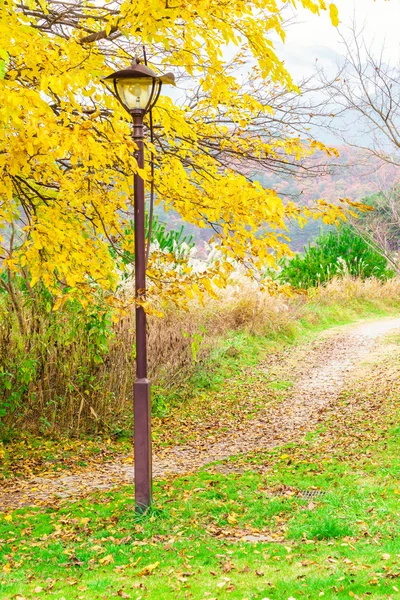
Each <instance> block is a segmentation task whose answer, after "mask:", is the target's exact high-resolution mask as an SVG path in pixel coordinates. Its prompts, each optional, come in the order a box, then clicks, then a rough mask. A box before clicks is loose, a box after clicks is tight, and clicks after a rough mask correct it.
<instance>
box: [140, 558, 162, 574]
mask: <svg viewBox="0 0 400 600" xmlns="http://www.w3.org/2000/svg"><path fill="white" fill-rule="evenodd" d="M159 564H160V561H158V562H155V563H152V564H151V565H147V567H143V569H142V570H141V571H139V572H138V573H136V575H137V576H138V577H140V576H141V575H151V574H152V572H153V571H154V570H155V569H157V567H158V565H159Z"/></svg>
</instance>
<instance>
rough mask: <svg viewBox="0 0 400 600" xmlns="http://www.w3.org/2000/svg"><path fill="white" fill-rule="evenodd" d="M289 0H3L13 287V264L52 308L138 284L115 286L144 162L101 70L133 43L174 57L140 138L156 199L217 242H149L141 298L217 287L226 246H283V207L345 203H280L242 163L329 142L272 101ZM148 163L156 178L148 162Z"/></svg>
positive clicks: (279, 161)
mask: <svg viewBox="0 0 400 600" xmlns="http://www.w3.org/2000/svg"><path fill="white" fill-rule="evenodd" d="M290 4H292V5H293V7H297V6H302V7H304V8H306V9H308V10H310V11H312V12H313V13H319V12H324V11H326V10H328V9H329V12H330V17H331V20H332V22H333V24H334V25H337V23H338V15H337V10H336V8H335V6H334V5H332V4H331V5H329V6H328V5H327V4H326V3H325V1H324V0H316V1H312V0H300V1H298V2H296V1H294V0H293V1H292V2H291V3H290ZM285 5H286V2H280V1H279V0H254V1H252V2H247V1H245V0H235V1H227V2H220V1H219V0H195V1H194V2H190V3H187V2H181V0H176V1H172V0H140V1H135V2H133V1H131V0H129V1H122V2H118V1H117V2H115V3H113V4H112V5H110V4H109V3H102V2H92V1H86V0H79V1H77V2H75V3H68V2H63V1H61V2H60V1H57V2H56V1H54V2H52V1H46V0H28V1H27V2H25V3H23V4H21V3H18V2H16V1H15V0H6V1H4V0H3V2H2V10H1V14H0V59H1V63H0V64H1V77H2V80H1V88H0V94H1V98H0V100H1V101H0V106H1V108H0V130H1V135H0V140H1V141H0V203H1V204H0V219H1V227H2V268H3V273H4V276H3V280H4V285H5V287H6V288H7V290H8V291H9V292H10V293H11V291H12V285H13V277H15V274H18V273H19V274H20V275H21V276H23V277H24V279H25V281H26V285H27V286H28V287H29V288H30V289H31V290H33V289H34V287H35V285H36V284H37V283H38V282H41V284H42V285H44V286H45V288H46V289H47V290H48V291H49V292H50V293H51V296H52V300H51V303H52V306H53V307H54V308H57V307H59V306H60V305H61V304H62V303H64V302H65V301H66V300H68V299H77V300H78V301H79V302H81V303H84V305H86V304H87V303H88V302H89V301H90V302H93V298H94V296H95V294H96V292H97V290H98V289H99V288H101V289H102V290H104V291H105V292H106V295H107V300H108V302H109V303H110V304H112V305H115V304H116V303H118V304H121V303H122V304H124V305H126V304H129V302H130V301H131V300H132V298H131V297H129V294H128V297H127V296H126V295H125V297H124V298H123V299H121V297H120V294H119V283H120V280H121V274H123V273H126V272H130V271H129V270H130V265H127V264H126V263H125V262H124V261H123V260H122V256H123V254H124V252H126V251H132V249H133V236H132V235H128V236H127V235H125V232H126V224H127V223H128V222H129V219H130V218H131V215H132V210H131V183H132V176H133V174H134V173H135V172H136V171H137V164H136V161H135V159H134V157H133V153H134V143H133V142H132V141H131V138H130V123H129V122H128V117H127V115H126V114H125V113H124V111H123V109H122V108H121V106H120V105H119V104H118V103H117V101H116V100H115V98H114V97H113V96H112V94H110V92H109V91H108V90H107V88H106V87H105V86H104V85H103V83H102V78H103V77H104V76H105V75H107V74H109V73H110V72H111V71H112V70H113V69H116V68H118V67H122V66H126V64H127V63H128V61H129V60H130V59H132V58H133V57H134V56H135V55H140V56H142V55H143V48H142V45H143V44H145V45H146V52H147V56H148V59H149V64H150V65H151V67H152V68H153V69H155V70H156V71H163V70H165V69H167V68H168V70H173V71H174V72H175V74H176V76H177V79H178V86H179V88H180V90H181V92H182V94H183V95H184V98H183V100H182V99H181V101H180V102H177V103H174V102H173V101H172V100H171V99H170V98H168V97H161V98H160V100H159V103H158V105H157V107H156V109H155V110H154V115H153V117H154V125H155V129H154V131H155V137H154V144H150V141H149V139H147V147H146V152H147V165H149V160H148V159H149V158H150V153H151V152H154V154H155V174H154V185H155V189H156V194H157V202H160V203H162V204H163V205H164V207H165V208H166V210H170V209H174V210H175V211H177V212H178V213H179V214H180V215H181V216H182V218H183V219H184V220H186V221H187V222H189V223H191V224H194V225H197V226H199V227H206V226H207V227H211V228H213V230H214V232H215V241H216V243H217V245H218V246H219V248H220V249H221V251H222V254H221V259H220V260H218V261H217V262H216V263H215V264H214V265H212V267H210V268H209V270H208V271H207V272H205V273H203V274H200V275H199V274H197V275H194V274H193V273H192V272H191V269H190V268H189V266H188V265H187V264H186V263H185V261H180V262H179V261H178V266H177V262H176V257H174V256H171V255H168V256H160V255H157V253H155V254H153V255H152V256H151V258H150V263H149V267H148V276H149V279H150V282H151V285H150V292H149V296H150V299H151V295H152V292H153V295H154V293H156V294H157V296H158V298H159V299H160V298H161V300H162V299H166V298H170V299H171V298H172V299H173V300H175V301H179V299H180V300H181V301H182V298H186V293H188V295H189V296H191V295H193V293H194V294H195V295H198V296H202V295H203V294H204V292H208V293H212V292H213V289H214V287H215V286H214V284H215V285H216V286H219V287H221V286H224V285H225V284H226V281H227V276H228V275H229V272H230V269H231V266H230V260H231V259H232V258H234V259H235V260H236V261H239V262H241V263H243V264H244V265H245V267H246V269H247V272H248V273H249V275H254V274H259V273H260V272H262V271H263V269H264V268H265V266H271V265H273V264H274V261H275V258H276V257H279V256H281V255H283V254H288V253H290V250H289V248H288V246H287V243H286V242H287V240H286V238H285V236H282V235H281V234H280V233H278V231H282V230H283V231H284V230H285V226H286V224H287V222H288V220H289V219H291V220H296V221H299V222H304V220H305V219H307V218H309V217H310V216H313V217H315V218H319V217H322V218H323V219H324V220H325V221H326V222H334V221H336V220H337V219H338V218H340V215H343V211H344V208H343V207H342V208H341V209H338V208H337V206H336V205H333V204H327V203H325V202H324V201H323V200H319V201H317V202H316V203H315V204H314V205H313V206H312V207H310V206H308V207H306V208H304V207H302V206H298V205H296V204H295V203H292V202H287V203H286V204H285V203H284V202H283V201H282V199H281V198H280V197H279V195H278V194H277V193H276V192H275V191H274V190H273V189H268V188H267V189H266V188H263V187H262V186H261V185H260V184H259V183H255V182H253V181H251V180H249V179H248V178H247V177H246V176H245V175H244V174H242V172H241V168H240V165H241V164H242V163H243V161H245V162H246V164H247V165H248V164H253V165H263V166H265V167H266V168H268V169H269V170H271V171H273V170H274V169H277V170H280V169H282V168H284V169H288V170H289V171H290V169H293V170H295V169H296V167H297V166H298V165H300V164H302V162H303V161H304V160H305V159H306V158H307V157H308V156H311V155H312V154H313V153H314V151H315V150H316V149H318V150H322V151H323V152H325V153H328V154H332V153H334V152H335V151H334V150H332V149H329V148H326V147H325V146H324V145H323V144H321V143H319V142H317V141H315V140H312V139H307V137H304V136H299V135H296V134H291V133H290V123H288V122H287V123H285V122H284V121H283V122H282V123H281V124H278V121H279V120H278V119H275V117H274V115H275V110H276V107H277V105H278V100H277V99H278V98H280V97H281V96H282V93H291V94H294V96H295V95H296V94H297V90H296V86H295V83H294V82H293V81H292V79H291V77H290V75H289V73H288V72H287V70H286V68H285V67H284V65H283V63H282V62H281V61H280V59H279V57H278V56H277V55H276V54H275V51H274V44H273V40H274V39H277V37H279V38H280V39H282V40H284V38H285V31H284V28H283V18H284V12H283V13H282V9H283V8H284V6H285ZM228 46H229V48H230V49H231V48H233V55H232V52H231V50H229V52H227V50H226V48H227V47H228ZM228 55H229V58H228ZM182 94H181V95H182ZM143 175H144V177H145V178H146V179H147V181H148V182H149V180H150V171H149V169H148V168H147V169H146V171H145V172H144V173H143ZM112 248H114V249H117V250H120V251H114V252H111V251H110V249H112ZM121 249H122V251H121ZM194 278H195V279H196V281H195V282H194ZM193 283H194V285H193ZM266 283H268V280H266Z"/></svg>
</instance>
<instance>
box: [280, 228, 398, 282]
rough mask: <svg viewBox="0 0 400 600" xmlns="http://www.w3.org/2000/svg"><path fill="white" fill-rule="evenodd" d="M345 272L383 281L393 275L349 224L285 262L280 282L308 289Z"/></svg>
mask: <svg viewBox="0 0 400 600" xmlns="http://www.w3.org/2000/svg"><path fill="white" fill-rule="evenodd" d="M344 275H351V276H354V277H359V278H361V279H366V278H368V277H376V278H378V279H382V280H385V279H389V278H390V277H393V275H394V273H393V271H391V270H390V269H389V268H388V264H387V260H386V259H385V258H384V257H383V256H382V255H381V254H379V252H377V251H376V250H375V248H373V247H372V246H371V245H369V244H368V243H367V242H366V241H365V240H363V239H362V238H361V237H360V236H359V235H358V234H357V233H356V232H355V231H354V229H353V228H352V227H351V226H349V225H344V226H342V227H340V228H338V229H337V230H336V231H330V232H328V233H323V234H321V235H320V236H319V237H318V238H317V239H316V241H315V244H314V245H311V244H308V246H307V247H306V248H305V249H304V254H302V255H300V254H299V255H297V256H295V257H294V258H293V259H291V260H289V261H287V262H286V263H285V264H284V266H283V268H282V271H281V273H280V281H281V282H286V283H290V284H291V285H293V286H294V287H298V288H305V289H307V288H310V287H315V286H317V285H320V284H323V283H325V282H327V281H330V280H331V279H332V278H333V277H335V276H339V277H340V276H344Z"/></svg>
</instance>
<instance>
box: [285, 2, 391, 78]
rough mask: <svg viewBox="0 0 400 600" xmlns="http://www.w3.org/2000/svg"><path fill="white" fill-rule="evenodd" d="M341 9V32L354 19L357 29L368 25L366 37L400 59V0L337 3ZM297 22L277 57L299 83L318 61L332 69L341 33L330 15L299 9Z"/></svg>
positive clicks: (338, 49)
mask: <svg viewBox="0 0 400 600" xmlns="http://www.w3.org/2000/svg"><path fill="white" fill-rule="evenodd" d="M334 1H335V4H336V6H337V7H338V9H339V19H340V25H339V30H340V31H341V32H342V33H343V34H346V28H347V27H348V26H349V25H351V23H352V21H353V19H355V22H356V23H357V29H358V28H361V27H363V26H365V29H364V38H365V40H368V42H370V43H371V45H372V47H373V48H375V49H377V50H379V49H380V48H381V46H382V45H384V46H385V48H386V50H387V54H386V56H387V57H388V58H390V62H392V63H395V62H397V61H398V60H399V56H400V53H399V45H400V43H399V40H400V0H334ZM297 15H298V17H297V19H296V22H295V23H293V24H292V25H291V26H290V27H289V28H288V29H287V39H286V42H285V44H279V43H278V44H277V49H278V50H279V51H278V55H279V56H280V57H281V58H284V59H285V62H286V65H287V67H288V70H289V72H290V73H291V74H292V76H293V77H294V78H295V79H296V80H300V79H302V78H303V77H304V76H308V75H310V74H311V73H312V72H313V71H314V64H315V59H316V58H318V63H319V64H320V65H321V63H322V64H323V66H324V67H326V68H328V69H329V66H330V64H332V67H333V65H334V64H336V60H337V55H338V54H339V55H340V54H341V43H340V36H339V34H338V30H337V29H336V28H335V27H333V26H332V24H331V22H330V19H329V15H328V14H327V13H323V14H322V15H321V16H319V17H318V16H315V15H312V14H311V13H310V11H307V10H297Z"/></svg>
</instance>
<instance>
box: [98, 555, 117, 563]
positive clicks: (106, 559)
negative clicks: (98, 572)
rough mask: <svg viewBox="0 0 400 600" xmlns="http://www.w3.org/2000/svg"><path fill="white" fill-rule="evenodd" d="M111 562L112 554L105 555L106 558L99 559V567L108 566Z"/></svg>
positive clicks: (112, 559)
mask: <svg viewBox="0 0 400 600" xmlns="http://www.w3.org/2000/svg"><path fill="white" fill-rule="evenodd" d="M113 562H114V557H113V555H112V554H107V556H103V558H100V560H99V563H100V564H101V565H110V564H111V563H113Z"/></svg>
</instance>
